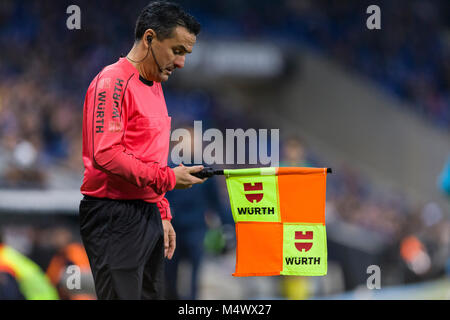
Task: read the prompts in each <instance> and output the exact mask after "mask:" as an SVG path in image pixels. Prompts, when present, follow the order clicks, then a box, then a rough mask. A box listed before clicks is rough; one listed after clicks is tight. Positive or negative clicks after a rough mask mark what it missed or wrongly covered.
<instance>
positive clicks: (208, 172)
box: [191, 167, 333, 179]
mask: <svg viewBox="0 0 450 320" xmlns="http://www.w3.org/2000/svg"><path fill="white" fill-rule="evenodd" d="M327 173H333V170H331V168H327ZM191 175H193V176H194V177H197V178H200V179H204V178H211V177H212V176H215V175H216V176H223V175H224V173H223V170H215V169H213V168H211V167H205V168H203V170H202V171H199V172H196V173H191Z"/></svg>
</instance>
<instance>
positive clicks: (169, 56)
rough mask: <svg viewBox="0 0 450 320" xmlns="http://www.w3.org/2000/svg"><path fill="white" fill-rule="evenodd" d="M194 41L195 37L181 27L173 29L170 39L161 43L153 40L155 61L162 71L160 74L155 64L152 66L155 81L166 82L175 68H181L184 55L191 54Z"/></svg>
mask: <svg viewBox="0 0 450 320" xmlns="http://www.w3.org/2000/svg"><path fill="white" fill-rule="evenodd" d="M196 40H197V37H196V36H195V35H194V34H192V33H190V32H189V31H188V30H187V29H186V28H184V27H181V26H178V27H176V28H175V29H174V31H173V33H172V37H170V38H167V39H164V40H162V41H159V40H158V39H155V38H154V39H153V41H152V43H151V46H152V49H153V52H154V54H155V58H156V61H157V63H158V64H159V67H160V68H161V69H162V72H160V70H159V69H158V66H157V65H156V63H155V64H154V66H153V68H152V70H153V72H152V73H153V75H154V76H155V79H156V80H155V81H157V82H163V81H167V80H168V79H169V76H170V75H171V74H172V72H173V71H174V70H175V69H176V68H183V67H184V63H185V60H186V54H188V53H191V52H192V48H193V47H194V44H195V41H196Z"/></svg>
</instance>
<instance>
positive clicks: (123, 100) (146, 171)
mask: <svg viewBox="0 0 450 320" xmlns="http://www.w3.org/2000/svg"><path fill="white" fill-rule="evenodd" d="M130 79H131V78H128V79H122V78H121V77H120V76H117V75H114V74H111V73H104V74H102V75H101V77H99V79H98V80H97V83H96V86H95V90H94V95H95V98H94V102H95V104H94V107H93V112H94V114H93V122H92V126H93V128H92V130H93V163H94V166H95V167H96V168H97V169H99V170H102V171H104V172H106V173H107V174H113V175H117V176H120V177H122V178H123V179H125V180H126V181H128V182H129V183H132V184H133V185H135V186H137V187H139V188H145V187H147V186H150V187H151V188H152V189H153V190H154V191H155V192H156V193H157V194H164V193H166V192H167V191H169V190H172V189H173V188H174V187H175V180H176V179H175V174H174V172H173V170H172V169H171V168H169V167H168V166H165V167H160V164H159V163H157V162H154V163H144V162H143V161H141V160H139V159H138V158H136V156H134V155H133V154H132V153H131V152H130V151H129V150H127V149H126V148H125V147H124V145H123V144H122V139H123V136H124V130H125V128H126V123H127V103H128V100H127V97H126V88H127V85H128V82H129V80H130Z"/></svg>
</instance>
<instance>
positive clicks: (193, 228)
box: [165, 127, 234, 300]
mask: <svg viewBox="0 0 450 320" xmlns="http://www.w3.org/2000/svg"><path fill="white" fill-rule="evenodd" d="M186 129H187V130H188V132H189V133H190V134H191V138H192V139H184V138H183V141H182V142H180V143H181V144H183V145H184V148H183V149H184V150H191V158H192V159H193V158H194V157H193V154H194V153H193V152H194V148H193V145H194V139H193V135H194V128H192V127H188V128H186ZM166 196H167V199H168V200H169V202H170V208H171V211H172V216H173V219H172V225H173V227H174V229H175V232H176V235H177V239H176V250H175V253H174V256H173V257H172V259H171V260H166V271H165V276H166V297H167V299H180V298H181V299H189V300H195V299H197V298H198V283H199V272H200V270H201V264H202V260H203V257H204V246H205V243H204V241H205V235H206V233H207V231H208V226H207V223H206V222H207V220H211V219H212V218H211V217H207V216H211V215H214V216H215V217H217V218H218V220H219V225H220V223H222V224H224V225H228V226H230V227H231V229H232V230H233V231H234V229H233V227H232V226H233V225H234V222H233V218H232V216H231V214H229V213H228V212H226V210H225V207H224V205H223V203H222V201H221V200H220V197H219V194H218V190H217V186H216V183H215V178H214V177H213V178H210V179H208V181H206V182H204V183H203V184H201V185H198V186H196V187H195V188H191V189H188V190H181V191H180V190H172V191H170V192H168V193H167V195H166ZM217 227H218V226H217V225H216V226H214V228H217ZM225 229H226V227H225ZM226 230H229V228H228V229H226ZM209 239H210V238H209ZM210 245H211V244H210ZM221 249H222V248H221ZM182 262H185V263H187V265H188V267H189V269H190V276H189V277H186V275H185V274H184V275H183V276H184V278H188V279H189V280H190V287H189V291H188V293H187V296H183V295H182V292H181V290H180V288H179V286H178V279H179V278H178V275H179V274H180V263H182Z"/></svg>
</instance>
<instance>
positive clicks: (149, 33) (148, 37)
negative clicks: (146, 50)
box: [142, 29, 156, 47]
mask: <svg viewBox="0 0 450 320" xmlns="http://www.w3.org/2000/svg"><path fill="white" fill-rule="evenodd" d="M155 37H156V32H155V31H154V30H153V29H147V30H145V33H144V35H143V36H142V40H143V41H142V42H143V43H144V46H146V47H148V46H150V44H151V43H152V41H153V39H155Z"/></svg>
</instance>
